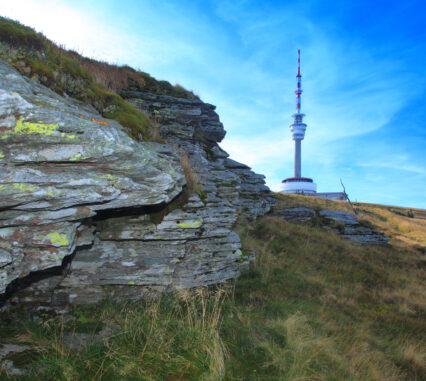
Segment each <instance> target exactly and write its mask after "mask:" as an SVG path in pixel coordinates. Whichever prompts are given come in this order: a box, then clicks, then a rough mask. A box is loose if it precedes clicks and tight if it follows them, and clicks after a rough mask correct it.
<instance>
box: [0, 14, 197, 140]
mask: <svg viewBox="0 0 426 381" xmlns="http://www.w3.org/2000/svg"><path fill="white" fill-rule="evenodd" d="M0 59H3V60H5V61H7V62H9V63H10V64H11V65H13V66H14V67H15V68H16V69H17V70H18V71H19V72H20V73H21V74H22V75H25V76H27V77H29V78H31V79H33V80H35V81H37V82H39V83H41V84H43V85H45V86H47V87H49V88H51V89H52V90H53V91H55V92H57V93H58V94H60V95H63V94H67V95H69V96H71V97H73V98H75V99H78V100H80V101H83V102H85V103H89V104H91V105H93V106H94V107H95V108H96V109H97V110H98V112H99V113H100V114H102V115H103V116H104V117H105V118H109V119H115V120H117V121H118V122H119V123H121V124H122V125H123V126H124V127H125V128H126V131H127V132H128V134H129V135H130V136H131V137H132V138H134V139H136V140H155V139H156V136H157V135H158V132H157V131H156V126H155V123H153V122H152V121H150V120H149V118H148V117H147V116H146V115H144V114H143V113H141V112H140V111H139V110H137V109H136V108H135V107H134V106H133V105H132V104H130V103H129V102H126V100H125V99H123V98H122V97H121V96H120V95H119V92H120V90H123V89H126V90H128V89H131V90H138V91H148V92H151V93H154V94H162V95H170V96H174V97H179V98H188V99H196V98H197V97H196V96H195V95H194V94H193V93H192V92H190V91H187V90H185V89H184V88H183V87H181V86H180V85H175V86H172V85H171V84H170V83H169V82H167V81H159V80H156V79H155V78H153V77H151V76H150V75H149V74H148V73H145V72H143V71H137V70H134V69H132V68H131V67H129V66H117V65H112V64H109V63H106V62H99V61H95V60H92V59H90V58H86V57H83V56H81V55H80V54H79V53H77V52H75V51H70V50H66V49H64V48H62V47H60V46H58V45H56V44H55V43H53V42H52V41H50V40H48V39H47V38H46V37H44V36H43V35H42V34H41V33H37V32H36V31H34V30H33V29H32V28H29V27H27V26H24V25H22V24H20V23H18V22H17V21H13V20H10V19H7V18H4V17H0ZM160 140H161V139H160Z"/></svg>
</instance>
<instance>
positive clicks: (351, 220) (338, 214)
mask: <svg viewBox="0 0 426 381" xmlns="http://www.w3.org/2000/svg"><path fill="white" fill-rule="evenodd" d="M319 215H320V216H321V217H322V218H323V219H324V220H325V221H330V222H333V223H336V224H338V225H340V226H338V228H337V229H334V231H335V232H336V233H337V234H339V235H341V236H342V237H343V238H346V239H349V240H351V241H352V242H355V243H358V244H361V245H383V244H386V243H387V242H388V241H389V238H388V237H386V236H385V235H384V234H383V233H380V232H378V231H377V230H375V229H374V228H372V227H370V226H365V225H363V224H361V223H360V222H359V221H358V219H357V216H356V215H355V214H353V213H347V212H342V211H340V210H330V209H324V210H321V211H320V212H319Z"/></svg>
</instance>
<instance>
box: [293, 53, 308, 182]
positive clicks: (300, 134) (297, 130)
mask: <svg viewBox="0 0 426 381" xmlns="http://www.w3.org/2000/svg"><path fill="white" fill-rule="evenodd" d="M296 78H297V89H296V91H295V93H296V101H297V102H296V114H293V115H292V117H293V119H294V123H293V124H292V125H291V126H290V130H291V132H292V135H293V140H294V177H302V144H301V141H302V140H303V139H304V137H305V130H306V124H305V123H303V117H304V116H305V115H304V114H302V113H301V112H300V106H301V95H302V92H303V91H302V76H301V74H300V49H299V50H298V58H297V76H296Z"/></svg>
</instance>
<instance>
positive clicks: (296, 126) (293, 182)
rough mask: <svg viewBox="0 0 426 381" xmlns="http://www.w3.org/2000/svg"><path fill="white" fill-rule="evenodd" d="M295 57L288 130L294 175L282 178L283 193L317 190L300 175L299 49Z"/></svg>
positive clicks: (309, 192)
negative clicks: (293, 104)
mask: <svg viewBox="0 0 426 381" xmlns="http://www.w3.org/2000/svg"><path fill="white" fill-rule="evenodd" d="M297 53H298V58H297V75H296V78H297V89H296V91H295V93H296V113H295V114H293V115H292V118H293V119H294V122H293V124H292V125H290V131H291V133H292V136H293V140H294V177H290V178H287V179H284V180H283V181H282V186H281V189H280V192H283V193H303V194H313V193H316V191H317V186H316V184H315V183H314V182H313V181H312V179H310V178H307V177H302V144H301V143H302V140H303V139H304V138H305V131H306V124H305V123H303V117H304V116H305V114H302V113H301V112H300V104H301V95H302V75H301V74H300V49H299V50H298V52H297Z"/></svg>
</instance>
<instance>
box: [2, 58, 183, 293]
mask: <svg viewBox="0 0 426 381" xmlns="http://www.w3.org/2000/svg"><path fill="white" fill-rule="evenodd" d="M184 183H185V179H184V175H183V172H182V169H181V167H180V165H179V161H178V158H177V157H176V155H175V154H174V151H173V150H172V149H171V148H170V147H168V146H166V145H160V144H156V143H137V142H135V141H133V140H132V139H130V138H129V137H128V136H127V134H126V133H125V132H124V131H123V128H122V127H121V126H120V125H119V124H118V123H116V122H114V121H111V120H108V121H107V120H105V119H103V118H101V117H100V115H98V114H97V113H96V112H95V111H94V110H93V109H92V108H89V107H85V106H84V105H82V104H80V103H78V102H76V101H72V100H71V99H65V98H63V97H60V96H59V95H57V94H55V93H54V92H52V91H50V90H49V89H47V88H45V87H43V86H41V85H38V84H37V83H35V82H33V81H31V80H28V79H26V78H24V77H22V76H21V75H19V74H18V73H17V72H16V71H15V70H14V69H13V68H12V67H11V66H9V65H8V64H6V63H4V62H2V61H0V194H1V197H0V208H1V209H0V294H1V293H3V292H4V291H5V289H6V287H7V286H8V285H9V284H10V283H11V282H12V281H13V280H15V279H17V278H22V277H25V276H28V275H29V274H31V273H34V272H40V271H43V270H46V269H49V268H52V267H55V266H61V265H62V261H63V259H64V258H65V257H66V256H69V255H71V254H72V253H74V252H75V250H76V248H77V247H79V246H82V245H87V244H91V243H92V242H93V239H94V237H93V234H92V231H93V230H94V229H93V228H91V227H90V226H86V225H85V224H83V223H82V222H83V221H85V220H87V219H88V218H90V217H92V216H95V215H96V214H97V212H98V211H100V210H116V209H123V208H124V209H125V208H129V207H135V206H137V207H142V206H152V205H162V204H165V203H168V202H170V201H171V200H172V199H174V198H175V197H176V196H177V195H178V194H179V193H180V192H181V191H182V186H183V185H184Z"/></svg>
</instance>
